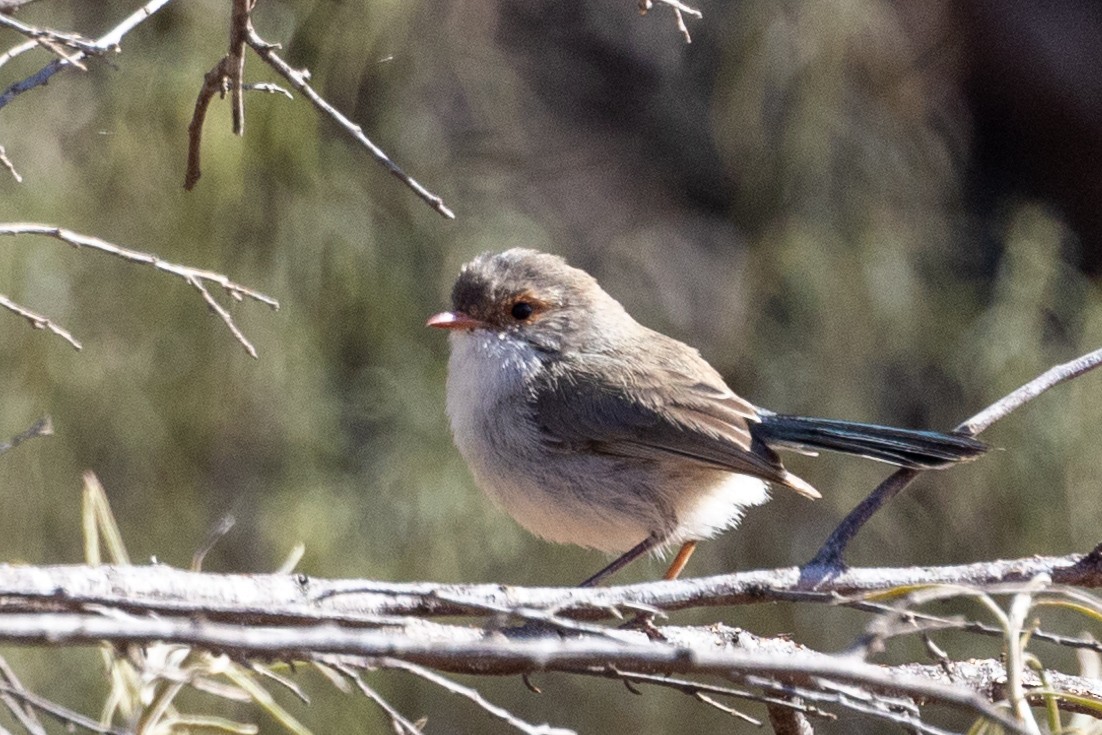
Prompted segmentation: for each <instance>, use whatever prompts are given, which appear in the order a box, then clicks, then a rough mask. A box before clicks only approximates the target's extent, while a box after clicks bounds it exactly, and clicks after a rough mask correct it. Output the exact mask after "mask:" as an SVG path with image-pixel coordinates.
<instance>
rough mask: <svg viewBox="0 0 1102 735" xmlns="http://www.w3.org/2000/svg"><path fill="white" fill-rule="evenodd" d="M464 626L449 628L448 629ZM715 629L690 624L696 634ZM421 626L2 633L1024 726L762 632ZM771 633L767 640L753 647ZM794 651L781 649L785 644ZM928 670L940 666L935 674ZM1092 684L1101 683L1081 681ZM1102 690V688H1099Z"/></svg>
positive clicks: (0, 629)
mask: <svg viewBox="0 0 1102 735" xmlns="http://www.w3.org/2000/svg"><path fill="white" fill-rule="evenodd" d="M444 627H447V628H450V629H452V630H454V631H456V632H457V633H458V635H456V636H454V637H445V636H442V635H440V632H439V629H440V628H444ZM714 629H715V626H712V628H710V629H691V628H688V629H682V630H683V631H686V632H688V633H689V634H690V635H691V634H692V633H694V632H699V631H702V632H703V635H705V636H707V637H708V638H709V639H711V638H713V636H714ZM421 630H422V629H419V628H418V627H416V626H413V627H411V628H409V629H406V630H404V631H395V630H362V629H348V628H343V627H339V626H337V625H334V624H331V623H326V624H320V625H313V626H308V627H297V626H296V627H290V626H249V627H242V626H240V625H232V624H227V623H218V622H212V621H206V620H202V619H198V618H179V617H144V616H143V617H137V616H115V615H113V616H109V617H108V616H103V615H98V614H78V613H55V614H39V615H28V614H6V615H0V640H2V641H5V642H8V643H22V644H49V645H61V644H95V643H98V642H101V641H110V642H113V643H117V644H128V643H132V644H150V643H154V642H157V641H164V642H173V643H181V644H186V645H192V646H198V647H202V648H205V649H210V650H216V651H226V652H231V653H234V654H238V655H242V656H247V657H274V658H279V659H286V660H295V659H297V660H303V659H305V660H312V659H319V660H325V657H326V656H332V655H339V656H351V657H356V658H365V659H368V661H369V662H370V663H372V664H377V665H381V666H386V665H387V662H388V661H391V660H394V661H403V662H409V663H414V664H419V665H422V666H428V667H431V668H434V669H442V670H446V671H452V672H463V673H469V674H479V675H490V674H492V675H507V674H525V673H532V672H537V671H561V672H582V671H585V670H587V669H591V668H594V667H598V668H607V667H609V666H613V667H616V668H618V669H629V670H631V671H635V672H645V673H661V674H671V673H672V674H696V675H713V676H719V677H722V678H725V679H729V680H732V681H736V682H742V681H747V680H750V681H754V680H756V679H758V678H761V677H765V678H766V679H769V680H770V681H773V682H778V683H780V684H784V683H787V682H792V683H795V684H800V685H807V686H819V682H818V681H817V680H819V679H827V680H829V681H831V682H835V683H842V684H848V685H853V686H860V687H863V688H865V689H867V690H869V691H872V692H876V693H880V694H885V695H888V696H905V697H908V698H911V699H913V700H915V701H916V702H919V703H935V702H936V703H939V704H943V705H948V706H951V707H956V708H960V709H964V710H968V711H970V712H973V713H975V714H978V715H981V716H983V717H986V718H988V719H990V720H992V721H995V722H999V723H1000V724H1002V725H1003V726H1004V727H1007V728H1008V729H1010V730H1011V731H1013V732H1021V728H1020V727H1019V726H1017V725H1016V723H1014V722H1013V721H1012V720H1010V719H1009V718H1008V717H1007V716H1006V715H1005V714H1004V713H1003V712H1001V711H1000V710H998V709H997V708H995V707H994V706H993V705H992V704H991V703H990V702H989V701H988V700H987V698H986V697H981V696H980V695H979V694H977V693H976V692H975V691H973V690H972V689H970V688H968V687H966V686H961V682H960V681H953V682H952V683H947V680H946V674H945V673H944V671H942V672H941V673H940V674H938V673H936V672H937V671H939V670H940V669H939V667H927V668H925V669H916V670H915V672H916V673H910V672H908V673H903V672H901V671H900V670H899V669H897V668H893V667H887V666H878V665H874V664H869V663H865V662H863V661H859V660H856V659H852V658H846V657H841V658H839V657H834V656H828V655H826V654H822V653H817V652H814V651H811V650H809V649H806V648H803V647H801V646H798V645H797V644H792V643H791V642H788V641H774V640H771V639H756V638H754V637H753V636H749V635H745V634H744V633H743V632H742V631H734V630H732V629H727V631H726V632H727V633H728V635H727V645H725V646H716V645H699V644H698V643H697V642H695V641H693V640H686V639H679V638H678V637H669V638H668V640H667V641H665V642H661V643H659V642H656V641H653V640H651V639H650V638H648V636H647V635H646V634H645V633H643V632H632V633H625V634H624V635H622V636H620V637H618V638H617V639H616V640H608V639H605V638H598V637H595V636H589V637H585V638H565V639H564V638H561V637H559V636H556V635H544V636H542V637H539V638H534V639H532V638H530V639H523V638H522V639H517V638H510V637H506V636H502V635H493V634H491V633H490V632H487V631H484V630H482V629H477V628H468V627H461V626H437V628H436V630H434V634H432V635H424V634H423V633H422V634H420V635H419V634H418V633H419V632H421ZM748 642H752V643H755V644H756V643H758V642H764V643H766V644H767V645H768V647H766V648H765V649H758V648H757V647H756V646H747V643H748ZM778 646H779V647H781V648H783V649H785V650H783V652H778V650H776V649H777V647H778ZM927 674H933V675H934V676H929V675H927ZM1075 684H1076V685H1077V686H1078V689H1079V690H1080V691H1081V690H1084V689H1086V690H1090V688H1091V686H1092V684H1091V682H1087V681H1084V682H1075ZM1099 694H1100V695H1102V691H1100V692H1099Z"/></svg>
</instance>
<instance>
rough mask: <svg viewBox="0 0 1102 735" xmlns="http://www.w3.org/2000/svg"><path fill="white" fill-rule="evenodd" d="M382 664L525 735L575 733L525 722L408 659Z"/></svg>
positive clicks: (475, 690) (393, 660)
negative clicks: (468, 703) (465, 701)
mask: <svg viewBox="0 0 1102 735" xmlns="http://www.w3.org/2000/svg"><path fill="white" fill-rule="evenodd" d="M382 665H384V666H386V667H388V668H393V669H401V670H403V671H408V672H409V673H411V674H414V675H415V676H419V677H421V678H422V679H424V680H425V681H428V682H432V683H433V684H435V685H436V686H438V687H440V688H441V689H444V690H446V691H449V692H451V693H452V694H458V695H459V696H460V697H463V698H465V699H469V700H470V701H472V702H474V703H475V704H477V705H478V706H479V707H481V708H482V709H483V710H485V711H486V712H487V713H489V714H491V715H493V716H494V717H496V718H498V719H499V720H501V721H502V722H505V723H506V724H508V725H511V726H512V727H513V728H515V729H517V730H519V731H520V732H523V733H525V735H575V733H574V731H573V730H566V729H564V728H561V727H552V726H551V725H548V724H543V725H533V724H532V723H530V722H526V721H524V720H522V719H520V718H519V717H517V716H516V715H514V714H513V713H512V712H510V711H509V710H507V709H505V708H504V707H500V706H498V705H496V704H494V703H493V702H490V701H489V700H487V699H486V698H485V697H483V696H482V693H481V692H479V691H478V690H477V689H472V688H471V687H466V686H463V685H462V684H459V683H457V682H454V681H452V680H451V679H449V678H447V677H446V676H441V675H440V674H437V673H436V672H435V671H431V670H429V669H426V668H425V667H424V666H418V665H417V664H414V663H410V662H409V661H402V660H400V659H388V660H385V661H383V662H382Z"/></svg>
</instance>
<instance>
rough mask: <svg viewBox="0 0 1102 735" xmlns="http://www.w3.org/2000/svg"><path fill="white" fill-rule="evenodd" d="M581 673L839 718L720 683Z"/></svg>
mask: <svg viewBox="0 0 1102 735" xmlns="http://www.w3.org/2000/svg"><path fill="white" fill-rule="evenodd" d="M578 673H580V674H588V675H590V676H600V677H603V678H606V679H615V680H617V681H623V682H632V683H633V684H653V685H654V686H660V687H665V688H668V689H673V690H675V691H679V692H681V693H683V694H687V695H689V696H690V697H696V696H698V695H700V694H714V695H720V696H724V697H733V698H735V699H745V700H747V701H750V702H760V703H763V704H766V705H776V706H779V707H786V708H788V709H794V710H796V711H798V712H802V713H804V714H809V715H814V716H815V717H821V718H823V719H826V720H836V719H838V718H837V716H836V715H834V714H832V713H830V712H827V711H826V710H821V709H819V708H817V707H809V706H808V705H806V704H803V703H801V702H796V701H793V700H790V699H783V698H780V697H773V696H770V695H768V694H756V693H754V692H750V691H746V690H744V689H735V688H733V687H725V686H719V685H718V684H706V683H704V682H699V681H690V680H688V679H679V678H677V677H673V676H664V675H661V674H644V673H641V672H638V671H621V670H620V669H617V668H616V667H615V666H604V667H601V668H594V669H580V670H579V671H578Z"/></svg>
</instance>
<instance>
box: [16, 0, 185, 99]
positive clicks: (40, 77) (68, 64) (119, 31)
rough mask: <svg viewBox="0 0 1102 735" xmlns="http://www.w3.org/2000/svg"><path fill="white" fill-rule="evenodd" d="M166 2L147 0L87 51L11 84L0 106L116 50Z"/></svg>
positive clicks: (77, 53)
mask: <svg viewBox="0 0 1102 735" xmlns="http://www.w3.org/2000/svg"><path fill="white" fill-rule="evenodd" d="M168 3H169V0H148V2H146V3H145V5H143V6H141V7H140V8H138V9H137V10H136V11H134V12H133V13H131V14H130V15H129V16H127V17H126V18H125V19H124V20H123V21H122V22H121V23H119V24H118V25H117V26H115V27H114V28H112V29H111V30H109V31H108V32H107V33H105V34H104V35H102V36H100V37H99V38H97V39H96V40H95V41H94V42H93V45H92V46H91V47H89V50H88V51H77V52H76V53H75V54H72V55H71V56H69V57H66V58H62V59H54V60H53V61H51V62H50V63H49V64H47V65H46V66H44V67H43V68H42V69H39V70H38V71H37V72H35V73H34V74H32V75H31V76H29V77H27V78H26V79H23V80H21V81H18V82H16V83H14V84H12V85H11V86H9V87H8V88H7V89H5V90H4V91H3V93H0V108H2V107H4V106H5V105H7V104H8V103H9V102H11V101H12V100H13V99H15V98H16V97H17V96H18V95H20V94H22V93H23V92H26V91H29V90H31V89H34V88H35V87H40V86H42V85H44V84H46V82H48V81H50V78H51V77H53V75H54V74H57V73H58V72H59V71H62V70H63V69H68V68H73V67H74V65H75V64H76V63H78V62H80V61H81V60H83V59H85V58H87V57H89V56H92V55H96V56H102V55H103V54H106V53H108V52H109V51H117V50H118V46H119V43H120V42H121V41H122V38H123V36H125V35H126V34H127V33H129V32H130V31H132V30H133V29H134V28H135V27H137V26H138V25H139V24H140V23H141V22H142V21H144V20H146V19H147V18H149V17H150V16H151V15H153V14H154V13H156V12H157V11H158V10H160V9H161V8H162V7H164V6H165V5H167V4H168ZM93 48H94V49H95V54H92V52H91V50H92V49H93ZM9 53H11V52H9ZM13 55H14V54H13ZM6 60H7V59H4V61H6Z"/></svg>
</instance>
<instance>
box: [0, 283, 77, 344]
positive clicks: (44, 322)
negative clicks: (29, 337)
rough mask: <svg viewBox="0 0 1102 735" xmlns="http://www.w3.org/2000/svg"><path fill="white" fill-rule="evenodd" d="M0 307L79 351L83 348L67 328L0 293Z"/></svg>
mask: <svg viewBox="0 0 1102 735" xmlns="http://www.w3.org/2000/svg"><path fill="white" fill-rule="evenodd" d="M0 307H3V308H5V309H7V310H8V311H10V312H11V313H13V314H15V315H16V316H21V317H23V318H24V319H26V320H27V321H28V322H30V323H31V326H32V327H34V328H35V329H45V330H47V331H49V332H53V333H54V334H56V335H57V336H58V337H61V338H62V339H63V340H65V341H66V342H68V343H69V344H71V345H72V346H73V349H74V350H78V351H79V350H81V349H83V348H84V345H82V344H81V343H80V342H78V341H77V338H76V337H74V336H73V333H72V332H70V331H69V330H68V329H65V328H64V327H62V326H59V325H58V324H57V323H56V322H54V321H53V320H52V319H50V318H49V317H45V316H42V315H41V314H39V313H38V312H37V311H31V310H30V309H28V308H27V307H25V306H21V305H20V304H17V303H16V302H14V301H12V300H11V299H9V298H8V297H7V296H4V295H3V294H0Z"/></svg>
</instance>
